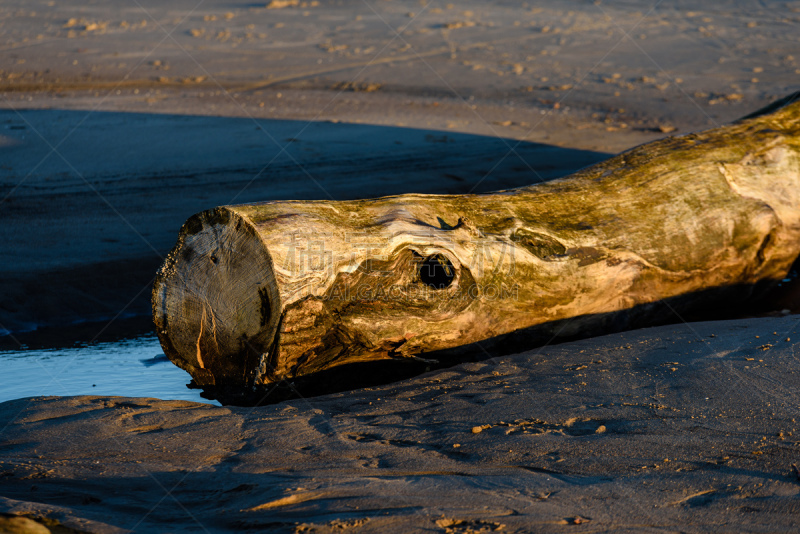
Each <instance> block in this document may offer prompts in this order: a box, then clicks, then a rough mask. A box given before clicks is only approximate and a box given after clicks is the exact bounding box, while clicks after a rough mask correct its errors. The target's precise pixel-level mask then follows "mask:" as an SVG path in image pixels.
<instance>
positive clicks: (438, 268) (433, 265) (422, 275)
mask: <svg viewBox="0 0 800 534" xmlns="http://www.w3.org/2000/svg"><path fill="white" fill-rule="evenodd" d="M420 258H421V257H420ZM418 274H419V280H420V282H422V283H423V284H425V285H427V286H428V287H431V288H433V289H444V288H446V287H448V286H449V285H450V284H451V283H452V282H453V278H455V276H456V270H455V267H453V264H452V263H450V260H448V259H447V258H446V257H445V256H444V255H443V254H432V255H430V256H428V257H427V258H425V259H424V260H422V261H421V262H420V264H419V273H418Z"/></svg>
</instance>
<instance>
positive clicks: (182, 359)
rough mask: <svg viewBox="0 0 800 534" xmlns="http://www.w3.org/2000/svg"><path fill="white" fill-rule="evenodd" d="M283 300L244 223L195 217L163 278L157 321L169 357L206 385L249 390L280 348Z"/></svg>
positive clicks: (232, 216) (226, 213)
mask: <svg viewBox="0 0 800 534" xmlns="http://www.w3.org/2000/svg"><path fill="white" fill-rule="evenodd" d="M280 310H281V305H280V296H279V294H278V287H277V284H276V283H275V276H274V272H273V268H272V259H271V257H270V255H269V252H268V251H267V248H266V247H265V246H264V244H263V242H262V241H261V239H260V238H259V236H258V233H257V232H256V231H255V229H254V228H253V226H252V223H251V222H250V221H248V220H247V219H246V218H245V217H243V216H241V215H239V214H237V213H234V212H232V211H231V210H229V209H227V208H217V209H214V210H210V211H206V212H203V213H200V214H197V215H195V216H193V217H192V218H190V219H189V220H188V221H187V222H186V223H185V224H184V225H183V228H182V229H181V232H180V235H179V238H178V243H177V244H176V245H175V248H174V249H173V250H172V252H171V253H170V255H169V257H168V258H167V260H166V262H165V263H164V265H163V266H162V268H161V269H160V270H159V272H158V276H157V278H156V281H155V284H154V287H153V316H154V320H155V323H156V328H157V331H158V336H159V339H160V341H161V344H162V347H164V351H165V353H166V354H167V356H168V357H169V358H170V360H172V361H173V362H174V363H175V364H177V365H178V366H179V367H181V368H183V369H185V370H186V371H188V372H189V373H190V374H191V375H192V377H193V378H194V380H195V382H196V383H197V384H198V385H200V386H214V385H217V384H216V383H215V382H216V380H217V379H218V378H219V377H225V379H226V382H227V383H226V384H225V385H226V386H232V387H239V388H250V387H252V386H253V384H254V381H255V380H256V376H257V374H258V371H259V369H260V368H261V367H262V366H263V365H266V363H265V361H266V357H267V354H268V353H269V349H270V347H271V346H272V344H273V341H274V338H275V334H276V332H277V330H278V324H279V322H280V313H281V312H280Z"/></svg>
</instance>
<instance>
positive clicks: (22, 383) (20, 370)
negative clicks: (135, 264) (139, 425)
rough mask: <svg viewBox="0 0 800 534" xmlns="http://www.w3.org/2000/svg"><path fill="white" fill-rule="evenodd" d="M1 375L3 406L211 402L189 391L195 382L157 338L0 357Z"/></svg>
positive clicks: (25, 351)
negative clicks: (54, 399) (89, 400)
mask: <svg viewBox="0 0 800 534" xmlns="http://www.w3.org/2000/svg"><path fill="white" fill-rule="evenodd" d="M0 369H2V377H3V380H2V385H0V402H4V401H7V400H12V399H19V398H21V397H32V396H41V395H60V396H67V395H118V396H123V397H155V398H158V399H178V400H188V401H195V402H203V403H207V404H208V403H209V402H211V401H208V400H206V399H203V398H201V397H200V392H199V390H196V389H188V388H187V387H186V384H188V383H189V380H190V379H191V377H190V376H189V374H188V373H186V372H185V371H183V370H182V369H179V368H178V367H176V366H174V365H173V364H172V363H171V362H170V361H169V360H168V359H167V357H166V356H164V353H163V352H162V351H161V345H159V343H158V338H156V336H154V335H146V336H142V337H138V338H135V339H126V340H123V341H115V342H113V343H96V344H92V345H84V346H81V347H73V348H66V349H63V348H61V349H35V350H15V351H0ZM214 404H217V403H216V402H214Z"/></svg>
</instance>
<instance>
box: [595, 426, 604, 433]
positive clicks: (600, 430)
mask: <svg viewBox="0 0 800 534" xmlns="http://www.w3.org/2000/svg"><path fill="white" fill-rule="evenodd" d="M606 430H607V429H606V425H600V426H598V427H597V430H595V431H594V433H595V434H604V433H605V431H606Z"/></svg>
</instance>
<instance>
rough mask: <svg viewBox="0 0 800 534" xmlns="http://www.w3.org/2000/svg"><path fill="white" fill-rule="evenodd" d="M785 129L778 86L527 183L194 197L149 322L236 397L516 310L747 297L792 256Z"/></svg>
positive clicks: (789, 139) (419, 345)
mask: <svg viewBox="0 0 800 534" xmlns="http://www.w3.org/2000/svg"><path fill="white" fill-rule="evenodd" d="M793 96H795V97H796V96H797V95H793ZM799 133H800V103H798V102H794V99H793V98H791V97H787V98H786V99H783V100H782V101H781V102H779V103H777V104H775V105H773V106H770V107H769V108H767V109H766V110H763V112H762V113H757V114H754V115H752V116H750V117H748V118H745V119H743V120H740V121H738V122H737V123H734V124H731V125H728V126H724V127H721V128H716V129H713V130H708V131H705V132H702V133H697V134H689V135H684V136H680V137H668V138H666V139H662V140H660V141H656V142H653V143H649V144H646V145H642V146H639V147H637V148H634V149H632V150H630V151H627V152H624V153H622V154H620V155H618V156H616V157H614V158H612V159H609V160H608V161H605V162H603V163H600V164H598V165H594V166H592V167H590V168H587V169H584V170H582V171H579V172H577V173H575V174H573V175H571V176H569V177H566V178H563V179H559V180H555V181H551V182H548V183H543V184H537V185H534V186H530V187H524V188H519V189H513V190H508V191H500V192H496V193H491V194H484V195H442V196H438V195H402V196H393V197H385V198H380V199H374V200H357V201H346V202H328V201H302V202H300V201H297V202H295V201H278V202H265V203H260V204H249V205H240V206H225V207H219V208H216V209H213V210H209V211H206V212H203V213H200V214H197V215H195V216H193V217H191V218H190V219H189V220H188V221H187V222H186V223H185V224H184V226H183V228H182V229H181V231H180V235H179V236H178V242H177V244H176V246H175V248H174V249H173V251H172V252H171V253H170V255H169V257H168V258H167V260H166V261H165V263H164V265H163V267H162V268H161V270H160V271H159V273H158V277H157V279H156V282H155V286H154V289H153V313H154V318H155V323H156V327H157V330H158V335H159V338H160V340H161V344H162V346H163V348H164V352H165V353H166V355H167V356H168V357H169V358H170V359H171V360H172V361H173V362H174V363H175V364H176V365H178V366H180V367H181V368H183V369H185V370H187V371H188V372H189V373H190V374H191V375H192V377H193V379H194V381H195V383H196V384H198V385H199V386H201V387H208V388H212V389H215V390H216V391H217V392H220V391H224V392H227V394H226V395H227V398H235V397H236V396H237V395H241V396H242V397H243V398H244V397H246V396H247V395H250V394H252V392H258V391H260V390H263V389H264V388H265V386H268V385H270V384H273V383H276V382H279V381H282V380H284V379H288V380H292V379H296V378H298V377H303V376H309V375H312V374H314V373H318V372H320V371H323V370H326V369H330V368H332V367H335V366H340V365H342V364H348V363H356V362H367V361H377V360H385V359H408V358H416V359H419V358H425V356H426V353H430V352H433V351H440V350H442V349H449V348H453V347H458V346H462V345H465V344H469V343H474V342H477V341H481V340H486V339H489V338H495V337H496V336H499V335H502V334H507V333H509V332H514V331H518V330H519V329H523V328H529V327H532V326H535V325H546V324H559V325H561V326H559V329H558V331H557V332H554V335H555V334H557V335H561V336H574V335H575V334H576V333H581V334H583V335H589V334H593V333H599V331H600V330H602V328H603V325H604V324H606V321H604V320H600V318H604V317H608V315H609V314H610V313H612V312H619V311H622V310H646V311H647V313H649V314H650V315H651V316H653V317H656V316H657V315H658V314H659V313H660V314H663V315H667V314H672V313H673V312H674V311H675V310H671V309H670V308H671V307H670V306H661V307H660V308H659V310H660V311H659V310H656V307H655V306H648V305H649V304H651V303H656V302H658V301H663V300H664V299H669V298H672V297H677V296H679V295H687V294H699V293H702V292H704V291H706V292H707V291H708V290H716V289H725V288H730V289H731V290H730V291H721V292H720V294H724V295H725V298H726V299H733V300H741V299H744V298H748V297H752V296H753V293H754V288H761V287H766V286H768V285H769V284H770V282H772V281H776V280H780V279H781V278H783V277H785V275H786V274H787V272H788V271H789V268H790V267H791V265H792V263H793V262H794V260H795V259H796V258H797V257H798V254H800V135H798V134H799ZM357 172H358V169H357V168H354V169H353V173H354V175H355V174H357ZM354 179H357V178H354ZM720 303H721V304H722V305H728V304H730V303H731V300H728V301H726V300H724V299H722V300H720ZM643 313H644V312H643ZM618 315H619V317H617V322H619V320H623V321H625V322H629V321H631V320H633V319H635V316H636V313H623V314H618ZM620 317H621V318H622V319H620ZM568 318H573V319H572V320H571V321H569V322H567V323H564V321H563V320H564V319H568Z"/></svg>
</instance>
